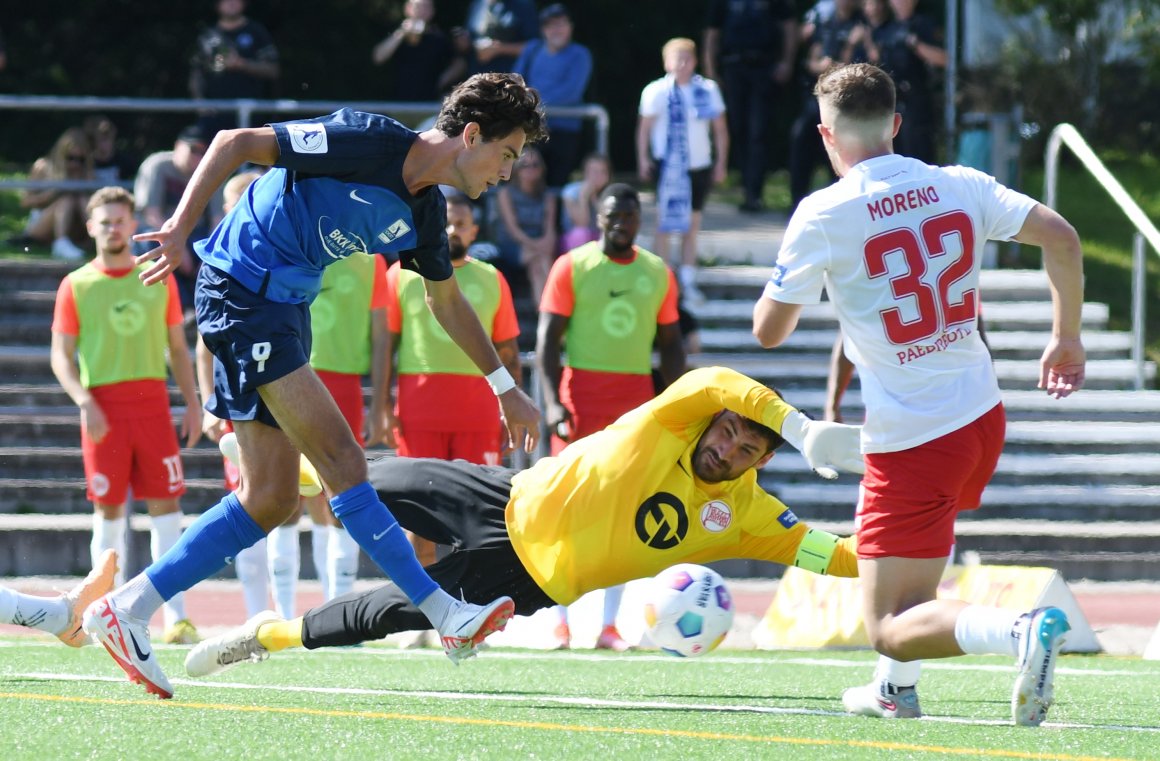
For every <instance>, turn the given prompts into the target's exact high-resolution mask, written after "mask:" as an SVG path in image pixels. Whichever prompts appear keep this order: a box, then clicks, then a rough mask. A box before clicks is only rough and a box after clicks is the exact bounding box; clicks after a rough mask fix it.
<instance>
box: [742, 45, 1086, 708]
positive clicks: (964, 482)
mask: <svg viewBox="0 0 1160 761" xmlns="http://www.w3.org/2000/svg"><path fill="white" fill-rule="evenodd" d="M814 94H815V95H816V96H817V99H818V103H819V105H820V107H821V118H822V123H821V124H819V125H818V131H819V132H820V133H821V135H822V139H823V141H824V143H825V146H826V151H827V153H828V154H829V156H830V162H831V164H833V167H834V171H835V172H836V173H837V174H838V176H839V177H841V180H839V181H838V182H837V183H835V184H834V185H832V186H830V187H828V188H826V189H824V190H821V191H818V192H816V193H814V194H813V195H811V196H809V197H808V198H806V199H805V200H804V201H803V202H802V204H801V205H800V206H799V207H798V209H797V211H796V212H795V213H794V215H793V217H792V218H791V219H790V223H789V226H788V228H787V230H786V235H785V238H784V240H783V241H782V247H781V251H780V252H779V253H778V258H777V264H776V266H775V267H774V271H773V275H772V276H771V278H770V280H769V283H768V284H767V285H766V289H765V293H764V295H763V296H762V298H760V299H759V300H758V302H757V305H756V308H755V309H754V316H753V321H754V322H753V333H754V335H756V336H757V338H758V340H760V342H761V344H762V346H766V347H773V346H777V345H779V344H780V343H782V342H783V341H784V340H785V339H786V338H787V337H788V336H789V335H790V333H792V332H793V329H794V327H795V326H796V324H797V320H798V316H799V315H800V313H801V308H802V305H803V304H811V303H816V302H817V301H818V299H819V297H820V295H821V290H822V286H823V285H824V286H825V288H826V292H827V294H828V295H829V298H830V300H831V301H832V302H833V303H834V309H835V311H836V312H837V314H838V321H839V323H840V324H841V328H842V331H843V333H844V334H845V349H846V354H847V356H849V358H850V360H851V361H853V363H854V365H855V366H856V367H857V369H858V374H859V377H860V378H861V381H862V399H863V402H864V404H865V406H866V424H865V426H864V427H863V429H862V451H863V452H864V453H865V455H866V474H865V476H864V477H863V479H862V488H861V497H860V500H859V506H858V519H857V525H858V558H859V560H858V566H859V575H860V576H861V577H862V584H863V614H864V618H865V622H866V631H867V634H868V635H869V637H870V641H871V643H872V644H873V645H874V648H875V649H876V650H878V652H879V653H881V654H883V655H884V656H888V658H887V659H884V660H882V661H880V664H879V671H878V675H877V677H876V679H875V681H874V682H873V683H872V684H871V685H869V686H867V687H862V688H856V689H852V690H847V691H846V693H845V695H843V701H844V703H845V705H846V708H847V710H849V711H851V712H853V713H861V714H867V715H871V716H886V717H913V716H920V715H921V710H920V708H919V704H918V695H917V693H916V692H915V690H914V685H915V684H916V683H917V680H918V674H919V668H920V664H919V663H918V659H921V658H946V657H950V656H955V655H962V654H964V653H995V654H1004V653H1005V654H1009V655H1011V656H1014V657H1016V658H1017V666H1018V672H1019V675H1018V677H1017V679H1016V683H1015V689H1014V694H1013V696H1012V714H1013V718H1014V720H1015V723H1017V724H1025V725H1038V724H1039V723H1041V722H1042V721H1043V719H1044V717H1045V716H1046V713H1047V709H1048V707H1049V706H1050V705H1051V700H1052V692H1053V687H1052V682H1053V679H1052V677H1053V671H1054V666H1055V657H1056V654H1057V653H1058V652H1059V646H1060V642H1061V640H1062V638H1063V635H1064V633H1065V632H1066V631H1067V630H1068V622H1067V617H1066V616H1065V615H1064V613H1063V612H1062V611H1060V610H1059V609H1057V608H1047V609H1039V610H1035V611H1031V612H1030V613H1025V612H1023V611H1019V610H1006V609H999V608H990V607H983V606H977V605H968V604H966V603H964V602H961V601H958V600H937V599H936V591H937V587H938V583H939V580H940V579H941V577H942V572H943V568H944V567H945V566H946V559H947V556H948V553H949V552H950V548H951V546H952V545H953V544H954V528H955V516H956V515H957V513H958V512H959V511H960V510H973V509H975V508H977V507H978V506H979V500H980V497H981V495H982V493H983V488H984V487H985V486H986V484H987V482H988V481H989V480H990V478H991V475H992V473H993V472H994V470H995V464H996V463H997V462H998V460H999V454H1000V452H1001V451H1002V449H1003V436H1004V431H1005V421H1004V414H1003V405H1002V403H1001V402H1000V395H999V385H998V382H997V380H996V378H995V372H994V370H993V369H992V366H991V357H990V355H989V354H988V352H987V350H986V347H985V346H984V345H983V343H982V341H981V340H980V338H979V334H978V331H977V329H976V317H977V312H978V307H979V288H978V286H979V268H980V263H981V261H982V259H981V254H982V251H983V245H984V243H986V241H987V240H1010V239H1014V240H1018V241H1020V242H1023V243H1029V244H1031V245H1035V246H1039V247H1041V248H1042V249H1043V262H1044V269H1045V270H1046V272H1047V277H1048V280H1049V281H1050V284H1051V294H1052V301H1053V303H1054V305H1055V312H1054V320H1053V325H1052V335H1051V340H1050V342H1049V343H1048V346H1047V349H1046V350H1045V351H1044V353H1043V358H1042V359H1041V360H1040V378H1039V386H1040V388H1043V389H1045V390H1046V391H1047V393H1048V394H1050V395H1051V396H1053V397H1056V398H1061V397H1065V396H1067V395H1068V394H1071V393H1072V392H1073V391H1075V390H1077V389H1079V388H1080V386H1082V385H1083V380H1084V349H1083V345H1082V343H1081V342H1080V335H1079V329H1080V308H1081V306H1082V302H1083V271H1082V266H1083V265H1082V261H1083V259H1082V252H1081V250H1080V244H1079V238H1078V237H1077V236H1076V234H1075V230H1073V229H1072V227H1071V225H1069V224H1068V223H1067V222H1066V221H1065V220H1064V219H1063V218H1062V217H1060V216H1059V215H1058V214H1056V213H1055V212H1054V211H1052V210H1050V209H1048V208H1046V207H1045V206H1043V205H1041V204H1038V203H1036V202H1035V201H1034V200H1033V199H1031V198H1028V197H1027V196H1025V195H1022V194H1021V193H1016V192H1014V191H1012V190H1010V189H1008V188H1005V187H1003V186H1002V185H1000V184H999V183H997V182H996V181H995V179H994V178H992V177H989V176H987V175H985V174H982V173H981V172H977V171H975V170H973V169H967V168H964V167H946V168H940V167H934V166H928V165H926V164H923V163H922V162H920V161H917V160H915V159H910V158H904V157H902V156H896V155H894V154H893V152H892V149H891V140H892V138H893V137H894V135H895V134H896V133H897V131H898V125H899V123H900V119H901V117H900V116H898V115H897V114H896V113H895V110H894V83H893V82H892V81H891V80H890V77H889V76H887V75H886V73H885V72H883V71H882V70H881V69H879V68H877V67H875V66H872V65H870V64H853V65H848V66H842V67H838V68H834V69H831V70H829V71H827V72H826V73H825V74H823V75H822V76H821V77H820V78H819V79H818V83H817V85H816V87H815V88H814ZM890 659H894V660H890Z"/></svg>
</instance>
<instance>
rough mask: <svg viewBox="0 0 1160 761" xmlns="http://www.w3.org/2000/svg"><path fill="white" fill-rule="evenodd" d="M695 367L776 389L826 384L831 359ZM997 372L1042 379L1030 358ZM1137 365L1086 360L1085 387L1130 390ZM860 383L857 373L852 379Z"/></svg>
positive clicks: (729, 358)
mask: <svg viewBox="0 0 1160 761" xmlns="http://www.w3.org/2000/svg"><path fill="white" fill-rule="evenodd" d="M689 364H690V365H691V366H694V367H712V366H717V365H721V366H726V367H731V368H733V369H734V370H737V371H738V372H741V373H744V374H746V375H748V376H749V377H751V378H754V379H756V380H759V381H761V382H763V383H767V384H769V385H772V386H775V387H777V388H782V389H788V388H800V387H803V386H804V387H811V386H812V387H818V386H824V385H825V382H826V376H827V375H828V374H829V360H823V359H820V358H818V357H816V356H811V355H801V354H793V353H790V352H780V353H779V352H777V351H776V350H774V351H770V352H766V353H765V354H762V355H747V354H726V353H721V352H701V353H700V354H692V355H690V356H689ZM994 366H995V374H996V375H997V376H998V377H999V386H1000V387H1001V388H1004V389H1020V390H1031V389H1034V388H1035V386H1036V384H1037V383H1038V382H1039V363H1038V362H1035V361H1029V360H1011V359H996V360H995V362H994ZM1135 373H1136V365H1135V363H1134V362H1132V361H1131V360H1128V359H1097V360H1093V361H1090V362H1088V363H1087V367H1086V380H1085V382H1084V387H1085V388H1092V389H1120V390H1130V389H1131V388H1132V387H1133V385H1134V378H1135ZM1144 377H1145V379H1146V381H1147V382H1148V383H1149V384H1151V383H1153V382H1154V380H1155V378H1156V363H1154V362H1146V363H1144ZM853 382H854V383H857V376H855V379H854V381H853Z"/></svg>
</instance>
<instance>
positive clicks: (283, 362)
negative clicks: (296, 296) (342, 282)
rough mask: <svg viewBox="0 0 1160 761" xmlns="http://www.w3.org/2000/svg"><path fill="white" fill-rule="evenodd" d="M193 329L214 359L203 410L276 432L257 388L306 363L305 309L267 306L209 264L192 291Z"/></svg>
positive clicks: (301, 306) (305, 306)
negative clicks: (210, 389)
mask: <svg viewBox="0 0 1160 761" xmlns="http://www.w3.org/2000/svg"><path fill="white" fill-rule="evenodd" d="M193 302H194V307H195V309H196V311H197V329H198V332H199V333H201V337H202V340H203V341H205V345H206V348H208V349H209V350H210V352H211V353H212V354H213V356H214V362H213V396H212V397H211V398H210V399H209V400H207V401H206V405H205V407H206V409H207V410H209V411H210V412H212V413H213V414H214V415H217V416H218V417H219V418H222V419H223V420H257V421H260V422H262V423H265V424H267V425H271V426H273V427H275V428H277V427H278V423H277V421H275V420H274V416H273V414H271V412H270V410H269V409H268V408H267V407H266V403H265V402H263V401H262V398H261V396H259V395H258V387H259V386H264V385H265V384H267V383H272V382H274V381H276V380H278V379H279V378H282V377H285V376H287V375H289V374H290V373H292V372H294V371H295V370H297V369H298V368H300V367H302V366H303V365H306V364H307V363H308V362H309V361H310V341H311V332H310V305H309V304H305V303H302V304H283V303H280V302H277V301H270V300H269V299H266V298H264V297H262V296H259V295H258V294H256V293H254V292H253V291H250V290H249V289H247V288H246V287H245V286H243V285H242V284H241V283H239V282H238V281H237V280H234V279H233V278H232V277H230V276H229V275H227V274H226V273H224V272H222V271H221V270H218V269H216V268H214V267H211V266H209V265H208V264H205V265H202V267H201V270H200V271H199V272H198V275H197V287H196V290H195V292H194V299H193Z"/></svg>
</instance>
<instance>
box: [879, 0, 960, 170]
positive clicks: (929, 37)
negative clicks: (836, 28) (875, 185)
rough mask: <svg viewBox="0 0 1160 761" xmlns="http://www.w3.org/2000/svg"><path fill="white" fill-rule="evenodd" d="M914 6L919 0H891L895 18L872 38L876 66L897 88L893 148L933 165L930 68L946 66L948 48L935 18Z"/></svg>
mask: <svg viewBox="0 0 1160 761" xmlns="http://www.w3.org/2000/svg"><path fill="white" fill-rule="evenodd" d="M917 5H918V0H890V6H891V8H892V9H893V11H894V20H893V21H892V22H889V23H887V24H885V25H884V27H883V29H882V30H881V31H880V33H879V34H877V35H875V38H874V39H875V42H877V43H878V47H879V50H880V51H881V52H880V55H881V61H880V62H879V64H878V65H879V66H881V67H882V69H884V70H885V71H886V73H887V74H889V75H890V77H891V78H892V79H893V80H894V85H895V87H896V88H897V90H898V103H897V106H896V107H897V109H898V113H900V114H902V126H901V127H899V128H898V135H897V136H896V137H895V138H894V151H895V153H898V154H899V155H902V156H910V157H911V158H916V159H918V160H919V161H923V162H925V163H927V164H933V163H935V161H936V156H935V150H934V134H935V110H934V93H933V92H931V85H930V67H932V66H935V67H939V68H942V67H945V66H946V65H947V51H946V50H945V49H944V48H943V47H942V44H941V42H939V31H938V28H937V27H936V26H935V24H934V21H933V20H931V19H930V17H928V16H924V15H923V14H921V13H915V6H917Z"/></svg>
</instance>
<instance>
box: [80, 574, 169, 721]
mask: <svg viewBox="0 0 1160 761" xmlns="http://www.w3.org/2000/svg"><path fill="white" fill-rule="evenodd" d="M81 628H82V629H84V631H85V632H86V633H87V634H88V635H89V636H91V637H93V638H94V639H96V640H97V642H100V643H101V644H102V645H104V646H105V649H106V650H108V651H109V655H111V656H113V661H115V662H116V664H117V665H118V666H120V667H121V670H122V671H124V672H125V675H126V676H128V677H129V681H130V682H133V683H134V684H140V685H142V686H143V687H144V688H145V691H146V692H149V693H152V694H154V695H156V696H157V697H159V698H163V699H165V698H171V697H173V687H172V686H171V685H170V684H169V679H168V678H167V677H166V676H165V672H164V671H162V670H161V666H160V664H158V663H157V658H156V657H155V656H154V655H153V646H152V645H151V644H150V642H149V626H148V624H147V623H146V622H145V621H141V620H138V619H135V618H130V617H129V616H127V615H125V613H124V612H123V611H121V610H119V609H117V608H116V607H115V606H114V605H113V601H112V598H111V597H110V596H109V595H105V596H104V597H100V598H98V599H97V600H96V601H94V602H93V604H92V605H90V606H89V607H88V608H87V609H86V610H85V615H84V618H83V619H82V623H81Z"/></svg>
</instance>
